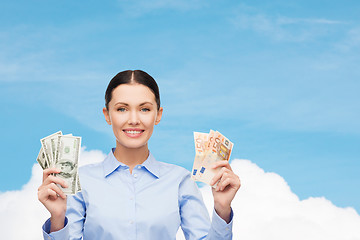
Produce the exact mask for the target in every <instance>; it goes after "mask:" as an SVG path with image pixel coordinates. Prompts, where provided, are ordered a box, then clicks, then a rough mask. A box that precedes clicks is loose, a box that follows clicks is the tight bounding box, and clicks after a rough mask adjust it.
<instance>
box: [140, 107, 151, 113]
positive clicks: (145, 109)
mask: <svg viewBox="0 0 360 240" xmlns="http://www.w3.org/2000/svg"><path fill="white" fill-rule="evenodd" d="M141 111H142V112H149V111H150V109H149V108H142V109H141Z"/></svg>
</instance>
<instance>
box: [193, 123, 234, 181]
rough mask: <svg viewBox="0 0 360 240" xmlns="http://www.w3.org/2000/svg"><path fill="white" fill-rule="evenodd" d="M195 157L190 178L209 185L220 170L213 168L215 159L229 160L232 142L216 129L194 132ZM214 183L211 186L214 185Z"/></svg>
mask: <svg viewBox="0 0 360 240" xmlns="http://www.w3.org/2000/svg"><path fill="white" fill-rule="evenodd" d="M194 142H195V152H196V155H195V159H194V165H193V169H192V174H191V178H192V179H193V180H195V181H200V182H204V183H206V184H209V185H210V182H211V180H212V178H213V177H214V176H215V175H216V174H217V173H218V172H219V171H220V168H216V169H213V168H212V165H213V164H214V163H215V162H217V161H222V160H227V161H228V160H229V158H230V154H231V151H232V148H233V146H234V144H233V143H232V142H230V140H229V139H227V138H226V137H225V136H224V135H222V134H221V133H220V132H218V131H213V130H210V133H201V132H194ZM216 185H217V184H214V185H213V187H216Z"/></svg>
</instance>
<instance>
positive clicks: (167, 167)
mask: <svg viewBox="0 0 360 240" xmlns="http://www.w3.org/2000/svg"><path fill="white" fill-rule="evenodd" d="M157 163H158V166H159V174H160V176H164V175H168V174H171V175H173V176H176V177H182V178H184V177H190V171H189V170H187V169H186V168H184V167H181V166H178V165H176V164H172V163H166V162H157Z"/></svg>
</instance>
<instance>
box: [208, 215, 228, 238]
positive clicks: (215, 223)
mask: <svg viewBox="0 0 360 240" xmlns="http://www.w3.org/2000/svg"><path fill="white" fill-rule="evenodd" d="M233 216H234V213H233V210H232V209H231V213H230V222H229V223H226V222H225V221H224V219H222V218H221V217H220V216H219V215H218V214H217V213H216V211H215V209H214V210H213V215H212V221H211V225H212V229H213V230H214V231H215V233H216V235H218V236H221V237H224V238H221V239H231V238H232V226H233V219H234V218H233Z"/></svg>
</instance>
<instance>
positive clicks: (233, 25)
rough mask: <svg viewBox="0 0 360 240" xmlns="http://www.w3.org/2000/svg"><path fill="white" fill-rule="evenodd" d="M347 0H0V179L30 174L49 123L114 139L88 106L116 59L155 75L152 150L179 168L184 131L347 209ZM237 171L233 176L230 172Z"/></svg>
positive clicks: (356, 138) (355, 50) (354, 13)
mask: <svg viewBox="0 0 360 240" xmlns="http://www.w3.org/2000/svg"><path fill="white" fill-rule="evenodd" d="M359 12H360V3H359V2H358V1H341V2H339V1H320V0H315V1H314V0H313V1H291V0H290V1H289V0H287V1H285V0H278V1H267V2H264V1H214V0H209V1H198V0H183V1H177V0H173V1H170V0H153V1H145V0H143V1H130V0H127V1H105V2H99V1H91V0H90V1H67V0H64V1H49V0H46V1H40V0H39V1H22V0H20V1H9V0H2V1H1V2H0V111H1V126H2V127H1V128H2V135H3V137H2V140H1V154H2V157H1V163H2V167H1V168H0V192H5V191H8V190H16V189H20V188H21V187H22V186H23V185H24V184H25V183H26V182H28V180H29V179H30V176H31V168H32V165H33V164H34V163H35V161H36V160H35V159H36V156H37V154H38V151H39V148H40V141H39V139H40V138H42V137H44V136H47V135H49V134H51V133H53V132H55V131H57V130H62V131H63V132H64V133H70V132H71V133H73V134H74V135H78V136H82V137H83V146H86V149H87V150H92V149H100V150H102V151H103V152H105V153H108V152H109V151H110V147H112V146H113V145H114V138H113V135H112V131H111V129H110V128H109V127H108V125H107V124H106V123H105V121H104V119H103V116H102V111H101V109H102V107H103V105H104V92H105V89H106V86H107V83H108V82H109V80H110V79H111V78H112V77H113V76H114V75H115V74H116V73H117V72H119V71H122V70H126V69H142V70H145V71H147V72H148V73H150V74H151V75H152V76H153V77H154V78H155V79H156V80H157V82H158V84H159V86H160V92H161V98H162V99H161V100H162V105H163V107H164V115H163V119H162V122H161V124H160V125H158V126H157V127H156V130H155V133H154V135H153V138H152V139H151V142H150V150H151V151H152V152H153V153H154V155H155V156H156V158H157V159H158V160H162V161H166V162H170V163H175V164H178V165H181V166H184V167H186V168H188V169H191V167H192V163H193V158H194V149H193V135H192V132H193V131H205V132H207V131H209V129H215V130H219V131H220V132H222V133H223V134H224V135H225V136H227V137H228V138H230V139H231V140H232V141H233V142H234V143H235V146H234V151H233V154H232V158H242V159H249V160H251V161H253V162H254V163H256V164H257V165H259V166H260V167H261V168H263V169H264V170H265V171H273V172H276V173H278V174H280V175H281V176H282V177H284V178H285V180H286V181H287V182H288V184H289V185H290V187H291V189H292V190H293V192H294V193H295V194H297V195H298V196H299V197H300V198H301V199H305V198H308V197H311V196H313V197H317V196H324V197H326V198H327V199H329V200H331V201H332V202H333V203H334V204H335V205H337V206H340V207H346V206H352V207H354V208H355V209H356V210H357V212H358V213H359V212H360V201H359V198H360V190H359V187H358V186H360V176H359V172H360V121H359V118H360V94H359V90H360V80H359V79H360V68H359V63H360V15H359ZM240 177H241V176H240Z"/></svg>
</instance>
